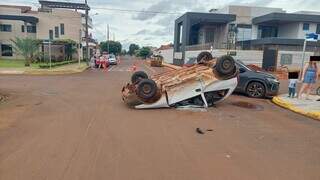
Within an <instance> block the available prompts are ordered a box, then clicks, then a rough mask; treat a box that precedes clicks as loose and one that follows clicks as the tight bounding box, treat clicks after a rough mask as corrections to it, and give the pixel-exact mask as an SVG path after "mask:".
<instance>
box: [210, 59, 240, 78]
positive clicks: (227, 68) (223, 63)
mask: <svg viewBox="0 0 320 180" xmlns="http://www.w3.org/2000/svg"><path fill="white" fill-rule="evenodd" d="M214 68H215V70H216V71H217V72H218V73H219V75H220V76H222V77H226V76H230V75H232V74H234V70H235V68H236V64H235V61H234V59H233V58H232V57H231V56H228V55H225V56H221V57H219V58H218V59H217V62H216V65H215V67H214Z"/></svg>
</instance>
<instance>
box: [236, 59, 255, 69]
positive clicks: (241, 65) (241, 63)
mask: <svg viewBox="0 0 320 180" xmlns="http://www.w3.org/2000/svg"><path fill="white" fill-rule="evenodd" d="M236 64H237V66H238V67H239V68H244V69H246V70H248V71H253V70H252V69H251V68H250V67H248V66H246V65H245V64H244V63H243V62H242V61H240V60H236Z"/></svg>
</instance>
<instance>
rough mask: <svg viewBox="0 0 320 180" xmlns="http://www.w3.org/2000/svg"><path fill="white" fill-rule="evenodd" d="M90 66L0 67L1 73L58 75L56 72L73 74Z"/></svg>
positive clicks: (75, 64)
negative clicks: (48, 67)
mask: <svg viewBox="0 0 320 180" xmlns="http://www.w3.org/2000/svg"><path fill="white" fill-rule="evenodd" d="M87 68H88V66H87V65H86V63H81V64H80V66H79V64H78V63H74V64H68V65H64V66H60V67H55V68H52V69H40V68H39V69H38V68H32V67H23V68H0V74H30V75H56V74H73V73H79V72H83V71H84V70H86V69H87Z"/></svg>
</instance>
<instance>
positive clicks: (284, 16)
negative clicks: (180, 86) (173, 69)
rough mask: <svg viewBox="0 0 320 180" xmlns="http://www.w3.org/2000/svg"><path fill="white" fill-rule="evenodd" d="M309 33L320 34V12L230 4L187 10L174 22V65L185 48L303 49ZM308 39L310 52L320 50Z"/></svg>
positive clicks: (316, 43) (317, 44)
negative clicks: (207, 11) (289, 10)
mask: <svg viewBox="0 0 320 180" xmlns="http://www.w3.org/2000/svg"><path fill="white" fill-rule="evenodd" d="M306 33H317V34H320V12H296V13H286V12H285V11H284V10H283V9H281V8H266V7H248V6H227V7H225V8H222V9H218V10H212V11H211V12H209V13H194V12H187V13H185V14H184V15H182V16H181V17H180V18H178V19H176V21H175V34H174V64H183V63H185V61H186V57H185V55H186V51H197V50H210V49H237V50H264V49H266V48H267V49H276V50H289V51H290V50H291V51H301V50H302V47H303V43H304V38H305V34H306ZM319 47H320V42H319V41H318V42H308V43H307V50H308V51H315V52H316V51H320V50H319Z"/></svg>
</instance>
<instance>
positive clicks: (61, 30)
mask: <svg viewBox="0 0 320 180" xmlns="http://www.w3.org/2000/svg"><path fill="white" fill-rule="evenodd" d="M60 34H61V35H64V24H63V23H61V24H60Z"/></svg>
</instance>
